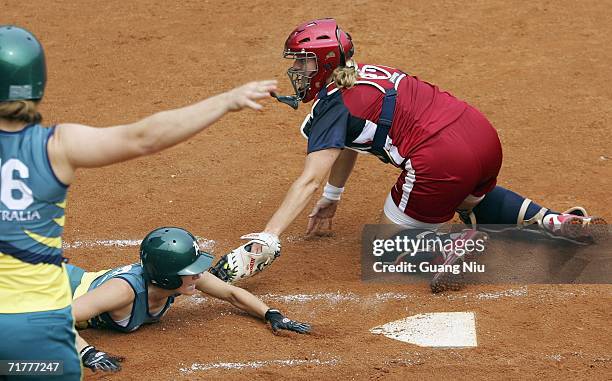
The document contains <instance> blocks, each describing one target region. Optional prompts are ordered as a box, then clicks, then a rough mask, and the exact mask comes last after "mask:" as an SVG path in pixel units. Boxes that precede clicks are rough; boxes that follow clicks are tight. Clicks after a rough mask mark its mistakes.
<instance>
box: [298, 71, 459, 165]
mask: <svg viewBox="0 0 612 381" xmlns="http://www.w3.org/2000/svg"><path fill="white" fill-rule="evenodd" d="M390 88H395V89H396V90H397V99H396V105H395V112H394V116H393V123H392V125H391V129H390V131H389V134H388V137H387V143H386V144H385V151H386V152H387V156H389V158H390V159H391V161H392V162H393V164H395V165H396V166H402V164H403V163H404V161H405V159H406V158H407V157H410V156H411V154H412V153H413V152H414V151H415V150H416V149H418V147H419V146H420V145H421V144H422V143H423V142H425V141H426V140H427V139H429V138H430V137H432V136H434V135H436V134H437V133H438V132H439V131H440V130H442V129H444V128H445V127H447V126H448V125H450V124H451V123H452V122H454V121H455V120H457V118H459V116H461V114H462V113H463V112H464V111H465V109H466V107H467V104H466V103H465V102H463V101H461V100H459V99H457V98H455V97H454V96H453V95H451V94H450V93H448V92H445V91H441V90H440V89H439V88H438V87H437V86H434V85H432V84H429V83H427V82H424V81H421V80H419V79H418V78H416V77H413V76H410V75H407V74H406V73H404V72H402V71H401V70H398V69H394V68H391V67H387V66H380V65H369V64H361V65H358V78H357V83H356V84H355V86H353V87H352V88H350V89H338V88H336V86H335V85H334V84H333V83H331V84H329V85H328V86H327V88H326V89H324V90H323V91H322V92H321V93H319V95H318V96H317V98H315V101H314V104H313V107H312V111H311V113H310V114H309V115H308V116H307V117H306V120H305V121H304V123H303V124H302V132H303V134H304V135H305V136H306V137H307V138H308V139H309V141H308V153H310V152H314V151H318V150H322V149H327V148H344V147H348V148H352V149H356V150H360V151H365V152H368V151H370V150H371V148H372V141H373V139H374V134H375V132H376V128H377V122H378V119H379V117H380V113H381V107H382V102H383V98H384V95H385V90H387V89H390ZM379 157H380V155H379ZM383 160H384V158H383ZM385 161H388V160H385Z"/></svg>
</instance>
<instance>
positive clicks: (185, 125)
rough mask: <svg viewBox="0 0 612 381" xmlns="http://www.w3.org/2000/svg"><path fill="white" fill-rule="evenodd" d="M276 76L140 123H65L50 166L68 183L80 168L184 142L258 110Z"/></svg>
mask: <svg viewBox="0 0 612 381" xmlns="http://www.w3.org/2000/svg"><path fill="white" fill-rule="evenodd" d="M275 89H276V81H262V82H251V83H247V84H246V85H243V86H241V87H238V88H235V89H233V90H230V91H228V92H225V93H222V94H219V95H215V96H213V97H210V98H208V99H206V100H203V101H201V102H198V103H195V104H193V105H190V106H187V107H183V108H179V109H175V110H170V111H162V112H159V113H157V114H154V115H151V116H149V117H146V118H144V119H142V120H140V121H138V122H136V123H132V124H126V125H119V126H113V127H106V128H94V127H89V126H84V125H80V124H61V125H59V126H58V127H57V128H56V131H55V134H54V135H53V136H52V137H51V139H49V144H48V148H47V149H48V152H49V157H50V160H51V165H52V167H53V170H54V171H55V173H56V175H57V176H58V178H59V179H60V180H61V181H62V182H64V183H66V184H69V183H70V182H72V180H73V177H74V171H75V170H76V169H77V168H81V167H85V168H90V167H102V166H105V165H109V164H113V163H118V162H122V161H126V160H129V159H133V158H136V157H139V156H144V155H148V154H152V153H155V152H158V151H161V150H163V149H165V148H168V147H171V146H173V145H175V144H177V143H180V142H182V141H184V140H186V139H188V138H189V137H191V136H193V135H195V134H196V133H198V132H200V131H202V130H203V129H205V128H206V127H208V126H209V125H211V124H213V123H214V122H216V121H217V120H219V119H220V118H221V117H222V116H223V115H225V114H226V113H228V112H230V111H238V110H241V109H243V108H245V107H250V108H252V109H255V110H259V109H261V105H259V104H258V103H256V102H255V101H256V100H258V99H262V98H265V97H269V96H270V91H274V90H275Z"/></svg>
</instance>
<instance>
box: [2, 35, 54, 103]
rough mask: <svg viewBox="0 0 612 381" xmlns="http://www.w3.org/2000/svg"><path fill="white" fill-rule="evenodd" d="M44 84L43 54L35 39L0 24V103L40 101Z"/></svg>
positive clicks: (45, 80) (45, 75) (45, 76)
mask: <svg viewBox="0 0 612 381" xmlns="http://www.w3.org/2000/svg"><path fill="white" fill-rule="evenodd" d="M46 82H47V66H46V64H45V52H44V51H43V47H42V45H41V44H40V42H38V40H37V39H36V37H34V35H33V34H32V33H30V32H28V31H27V30H25V29H23V28H20V27H17V26H12V25H0V102H7V101H17V100H25V99H42V97H43V93H44V91H45V84H46Z"/></svg>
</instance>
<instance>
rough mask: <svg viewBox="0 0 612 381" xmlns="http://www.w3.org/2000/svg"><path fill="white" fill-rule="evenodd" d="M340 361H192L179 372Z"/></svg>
mask: <svg viewBox="0 0 612 381" xmlns="http://www.w3.org/2000/svg"><path fill="white" fill-rule="evenodd" d="M338 363H340V359H339V358H337V357H334V358H332V359H330V360H320V359H309V360H305V359H283V360H280V359H279V360H258V361H247V362H216V363H205V364H200V363H193V364H191V366H189V367H186V368H179V371H180V372H181V373H185V374H190V373H194V372H199V371H207V370H214V369H221V370H240V369H258V368H263V367H270V366H274V367H295V366H303V365H327V366H334V365H337V364H338Z"/></svg>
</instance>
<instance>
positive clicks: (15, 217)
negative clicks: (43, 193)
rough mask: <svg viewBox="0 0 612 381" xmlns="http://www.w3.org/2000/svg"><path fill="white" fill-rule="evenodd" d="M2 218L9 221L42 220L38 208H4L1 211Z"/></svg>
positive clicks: (0, 218) (0, 217) (0, 216)
mask: <svg viewBox="0 0 612 381" xmlns="http://www.w3.org/2000/svg"><path fill="white" fill-rule="evenodd" d="M0 220H2V221H7V222H13V221H17V222H20V221H34V220H40V213H38V212H37V211H36V210H34V211H29V210H28V211H26V210H3V211H1V212H0Z"/></svg>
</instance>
